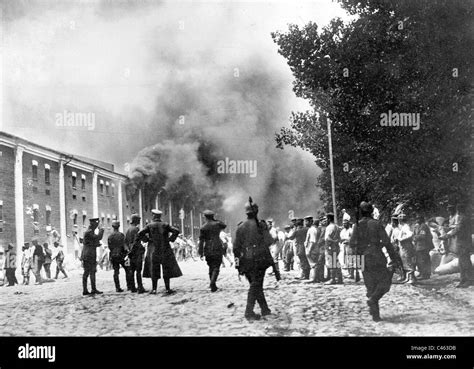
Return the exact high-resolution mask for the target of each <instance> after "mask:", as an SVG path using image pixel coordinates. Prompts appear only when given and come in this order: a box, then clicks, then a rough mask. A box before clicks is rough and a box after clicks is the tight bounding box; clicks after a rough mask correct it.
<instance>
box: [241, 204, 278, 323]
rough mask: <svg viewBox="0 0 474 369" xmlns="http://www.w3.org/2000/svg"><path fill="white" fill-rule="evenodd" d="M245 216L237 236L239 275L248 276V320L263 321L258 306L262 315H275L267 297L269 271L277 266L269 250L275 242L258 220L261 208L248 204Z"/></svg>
mask: <svg viewBox="0 0 474 369" xmlns="http://www.w3.org/2000/svg"><path fill="white" fill-rule="evenodd" d="M245 213H246V214H247V219H246V220H245V221H243V222H241V223H239V225H238V227H237V231H236V234H235V242H234V255H235V257H236V260H238V263H237V262H236V267H237V268H238V270H239V274H243V275H245V276H246V278H247V279H248V281H249V283H250V288H249V292H248V295H247V307H246V308H245V318H246V319H248V320H259V319H260V315H259V314H255V312H254V307H255V302H258V304H259V305H260V309H261V312H262V315H269V314H271V311H270V309H269V308H268V305H267V301H266V299H265V295H264V293H263V280H264V278H265V271H266V270H267V268H268V267H269V266H271V265H272V264H273V258H272V255H271V254H270V249H269V246H270V245H271V244H272V242H273V240H272V237H271V236H270V233H269V232H268V229H267V227H266V226H265V224H264V222H258V220H257V214H258V205H257V204H251V203H247V204H245Z"/></svg>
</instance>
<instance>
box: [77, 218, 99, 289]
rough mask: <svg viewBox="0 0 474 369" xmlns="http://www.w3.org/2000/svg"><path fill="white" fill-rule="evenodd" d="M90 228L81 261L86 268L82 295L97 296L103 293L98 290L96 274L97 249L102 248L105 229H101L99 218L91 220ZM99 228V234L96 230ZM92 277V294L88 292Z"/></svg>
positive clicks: (85, 239)
mask: <svg viewBox="0 0 474 369" xmlns="http://www.w3.org/2000/svg"><path fill="white" fill-rule="evenodd" d="M89 222H90V224H89V228H87V230H86V232H85V233H84V246H83V248H82V254H81V261H82V266H83V268H84V274H83V275H82V294H83V295H84V296H86V295H91V294H92V295H96V294H101V293H103V292H102V291H99V290H98V289H97V288H96V284H95V274H96V272H97V248H98V247H100V240H101V239H102V237H103V236H104V228H102V227H99V218H90V219H89ZM97 228H99V232H98V234H95V230H96V229H97ZM89 276H90V280H91V292H89V291H88V290H87V278H88V277H89Z"/></svg>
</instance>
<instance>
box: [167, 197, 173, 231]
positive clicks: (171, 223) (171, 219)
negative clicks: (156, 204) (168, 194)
mask: <svg viewBox="0 0 474 369" xmlns="http://www.w3.org/2000/svg"><path fill="white" fill-rule="evenodd" d="M168 205H169V213H170V214H169V215H170V226H173V216H172V215H171V199H170V200H169V202H168Z"/></svg>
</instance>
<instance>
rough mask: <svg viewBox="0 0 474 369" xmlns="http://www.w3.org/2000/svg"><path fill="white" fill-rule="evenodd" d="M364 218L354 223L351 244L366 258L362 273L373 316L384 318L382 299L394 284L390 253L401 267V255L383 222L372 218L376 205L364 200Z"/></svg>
mask: <svg viewBox="0 0 474 369" xmlns="http://www.w3.org/2000/svg"><path fill="white" fill-rule="evenodd" d="M360 211H361V215H362V219H361V220H360V221H359V222H358V223H357V224H356V225H355V226H354V231H353V233H352V237H351V239H350V241H349V244H350V246H351V247H352V248H354V250H356V252H357V254H358V255H360V257H361V258H364V259H363V260H364V263H363V266H364V268H363V270H362V275H363V277H364V284H365V287H366V289H367V298H368V300H367V304H368V305H369V311H370V315H371V316H372V319H373V320H374V321H376V322H378V321H380V320H381V319H380V309H379V300H380V299H381V298H382V296H383V295H385V294H386V293H387V292H388V291H389V290H390V286H391V285H392V276H393V270H389V269H388V268H387V258H386V257H385V254H384V252H383V251H382V248H383V247H385V248H386V250H387V253H388V255H389V257H390V259H391V260H392V263H393V264H394V266H395V267H400V266H401V260H400V256H399V255H398V254H397V253H396V252H395V250H394V249H393V247H392V245H391V244H390V240H389V238H388V236H387V233H386V232H385V229H384V227H383V225H382V224H381V223H380V222H379V221H377V220H375V219H373V218H372V212H373V208H372V205H370V204H369V203H367V202H365V201H363V202H362V203H361V204H360Z"/></svg>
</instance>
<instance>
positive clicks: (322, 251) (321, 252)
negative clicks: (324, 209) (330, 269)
mask: <svg viewBox="0 0 474 369" xmlns="http://www.w3.org/2000/svg"><path fill="white" fill-rule="evenodd" d="M319 224H320V226H319V227H318V229H319V233H318V234H319V237H318V239H317V241H316V244H317V249H318V259H317V261H316V266H315V267H314V274H315V276H314V278H315V282H325V281H326V280H327V279H329V277H328V278H327V279H326V278H325V277H324V268H325V264H326V245H325V241H324V236H325V234H326V224H327V223H326V216H322V217H320V218H319Z"/></svg>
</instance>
